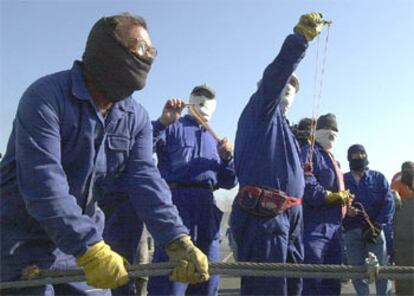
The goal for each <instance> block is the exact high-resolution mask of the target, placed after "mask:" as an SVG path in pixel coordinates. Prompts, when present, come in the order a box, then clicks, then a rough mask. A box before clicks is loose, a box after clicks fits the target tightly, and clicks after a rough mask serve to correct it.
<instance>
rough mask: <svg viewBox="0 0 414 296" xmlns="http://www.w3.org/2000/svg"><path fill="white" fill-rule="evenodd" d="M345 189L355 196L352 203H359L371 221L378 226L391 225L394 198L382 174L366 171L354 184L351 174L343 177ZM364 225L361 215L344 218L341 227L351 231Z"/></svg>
mask: <svg viewBox="0 0 414 296" xmlns="http://www.w3.org/2000/svg"><path fill="white" fill-rule="evenodd" d="M344 178H345V187H346V188H347V189H349V191H350V192H351V193H352V194H354V195H355V199H354V201H353V203H355V202H360V203H361V204H362V205H363V206H364V208H365V210H366V212H367V214H368V216H369V217H370V219H371V221H372V222H374V223H378V224H389V223H392V218H393V216H394V211H395V203H394V198H393V195H392V193H391V189H390V185H389V184H388V181H387V179H386V178H385V177H384V175H383V174H381V173H380V172H377V171H372V170H366V171H364V174H363V175H362V178H361V179H360V180H359V183H356V182H355V179H354V177H353V176H352V173H351V172H348V173H346V174H345V175H344ZM363 224H366V222H365V219H364V218H363V216H362V215H358V216H356V217H349V216H347V217H345V219H344V221H343V225H344V228H345V230H349V229H353V228H356V227H359V226H361V225H363Z"/></svg>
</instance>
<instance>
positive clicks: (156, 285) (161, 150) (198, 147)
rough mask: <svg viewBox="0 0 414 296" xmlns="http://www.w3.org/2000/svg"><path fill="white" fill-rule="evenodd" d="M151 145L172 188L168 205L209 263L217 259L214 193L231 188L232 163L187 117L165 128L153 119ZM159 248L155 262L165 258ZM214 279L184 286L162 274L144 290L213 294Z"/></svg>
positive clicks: (233, 183) (233, 180) (217, 219)
mask: <svg viewBox="0 0 414 296" xmlns="http://www.w3.org/2000/svg"><path fill="white" fill-rule="evenodd" d="M153 128H154V131H153V133H154V149H155V151H156V153H157V156H158V168H159V169H160V172H161V175H162V177H163V178H164V179H165V180H166V181H167V183H169V184H170V186H171V187H172V189H171V192H172V198H173V203H174V204H175V205H176V206H177V208H178V212H179V213H180V216H181V218H182V219H183V222H184V225H185V226H187V228H188V229H189V230H190V234H191V237H192V239H193V241H194V243H195V245H196V246H197V247H199V248H200V249H201V250H202V251H203V252H204V253H205V254H207V256H208V259H209V261H211V262H218V261H219V260H220V246H219V238H220V222H221V218H222V215H223V213H222V212H221V211H220V210H219V209H218V208H217V206H216V204H215V201H214V196H213V191H214V189H217V188H225V189H231V188H233V187H234V186H236V182H237V181H236V174H235V170H234V161H233V159H230V160H229V161H225V160H223V159H221V158H220V156H219V155H218V152H217V145H218V143H217V141H216V140H215V139H214V138H213V136H212V135H211V133H210V132H209V131H207V130H206V129H205V128H204V127H200V125H199V123H198V122H197V121H196V120H195V119H194V118H193V117H192V116H190V115H186V116H184V117H182V118H180V119H179V120H178V121H177V122H175V123H173V124H171V125H169V126H168V127H164V126H163V125H162V124H161V123H160V122H159V121H153ZM166 260H167V257H166V254H165V252H164V250H163V249H162V248H160V247H159V246H158V247H157V248H156V249H155V253H154V259H153V261H154V262H162V261H166ZM218 289H219V277H218V276H212V277H211V278H210V280H209V281H208V282H206V283H202V284H197V285H191V286H188V287H187V285H185V284H182V283H178V282H171V281H170V280H169V279H168V278H167V277H165V276H164V277H152V278H150V279H149V282H148V292H149V294H152V295H184V294H187V295H191V294H193V295H217V293H218Z"/></svg>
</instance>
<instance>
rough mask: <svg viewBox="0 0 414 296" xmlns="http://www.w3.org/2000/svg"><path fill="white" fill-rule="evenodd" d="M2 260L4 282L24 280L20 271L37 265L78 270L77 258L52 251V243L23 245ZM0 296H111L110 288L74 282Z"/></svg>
mask: <svg viewBox="0 0 414 296" xmlns="http://www.w3.org/2000/svg"><path fill="white" fill-rule="evenodd" d="M0 260H1V268H0V270H1V281H4V282H6V281H17V280H21V272H22V270H23V269H24V268H26V267H27V266H31V265H34V264H35V265H36V266H38V267H39V268H41V269H51V270H69V269H79V267H78V266H77V265H76V263H75V258H74V257H73V256H71V255H67V254H64V253H62V252H61V251H60V250H59V249H55V250H53V248H52V247H51V246H50V245H49V244H45V245H40V244H37V243H36V242H33V243H30V244H24V245H21V246H20V247H18V248H17V249H16V250H15V253H14V254H12V255H9V256H3V257H2V258H0ZM0 294H1V295H31V296H32V295H45V296H54V295H68V296H69V295H70V296H72V295H88V296H111V290H109V289H97V288H95V287H92V286H89V285H87V284H86V282H75V283H67V284H60V285H45V286H40V287H32V288H25V289H9V290H1V291H0Z"/></svg>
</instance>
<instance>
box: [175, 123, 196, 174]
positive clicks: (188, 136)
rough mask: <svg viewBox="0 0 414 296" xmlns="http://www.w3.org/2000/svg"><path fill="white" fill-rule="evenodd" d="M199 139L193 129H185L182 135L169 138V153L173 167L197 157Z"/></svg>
mask: <svg viewBox="0 0 414 296" xmlns="http://www.w3.org/2000/svg"><path fill="white" fill-rule="evenodd" d="M196 141H197V139H196V137H195V135H194V131H192V130H184V131H183V135H182V136H178V137H173V138H170V139H169V145H168V152H169V153H168V155H169V159H170V162H171V166H172V168H179V167H182V166H184V165H186V164H187V163H189V162H190V161H191V160H192V159H194V158H195V157H197V155H196V154H197V151H196V150H197V143H196Z"/></svg>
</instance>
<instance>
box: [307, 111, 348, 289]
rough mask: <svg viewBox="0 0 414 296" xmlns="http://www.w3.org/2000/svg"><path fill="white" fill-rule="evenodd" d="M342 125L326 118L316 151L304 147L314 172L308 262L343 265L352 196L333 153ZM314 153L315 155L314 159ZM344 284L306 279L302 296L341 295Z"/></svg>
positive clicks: (310, 184)
mask: <svg viewBox="0 0 414 296" xmlns="http://www.w3.org/2000/svg"><path fill="white" fill-rule="evenodd" d="M337 133H338V125H337V122H336V116H335V115H334V114H332V113H328V114H326V115H322V116H320V117H319V118H318V120H317V123H316V132H315V140H316V143H315V145H314V149H313V151H312V150H311V146H310V145H306V146H304V147H303V148H302V158H303V161H304V162H305V163H308V162H309V161H310V159H312V165H311V168H312V171H311V172H309V173H305V184H306V186H305V193H304V195H303V203H302V205H303V221H304V227H305V228H304V229H305V231H304V237H303V241H304V249H305V260H304V262H305V263H309V264H341V263H342V253H343V252H342V250H343V248H342V246H343V243H342V218H343V217H345V214H346V209H347V205H348V204H349V202H350V201H351V195H350V194H349V193H348V192H347V191H345V186H344V179H343V174H342V171H341V169H340V167H339V164H338V163H337V161H336V160H335V157H334V156H333V154H332V150H333V147H334V145H335V142H336V138H337ZM311 154H312V156H311ZM340 294H341V282H340V281H339V280H333V279H324V280H321V279H304V281H303V293H302V295H340Z"/></svg>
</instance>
